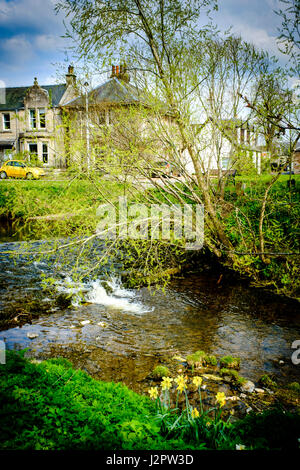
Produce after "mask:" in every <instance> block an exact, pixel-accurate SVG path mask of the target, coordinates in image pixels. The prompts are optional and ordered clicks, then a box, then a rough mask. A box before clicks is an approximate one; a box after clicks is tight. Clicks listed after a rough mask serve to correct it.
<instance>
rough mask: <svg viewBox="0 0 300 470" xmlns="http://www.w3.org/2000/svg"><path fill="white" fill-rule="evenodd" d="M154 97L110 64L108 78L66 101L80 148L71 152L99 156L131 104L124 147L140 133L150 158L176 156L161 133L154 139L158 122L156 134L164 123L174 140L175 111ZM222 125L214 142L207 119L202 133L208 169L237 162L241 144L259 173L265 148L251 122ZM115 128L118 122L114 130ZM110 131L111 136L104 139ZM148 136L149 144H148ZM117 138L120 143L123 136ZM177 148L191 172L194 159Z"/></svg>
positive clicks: (73, 135)
mask: <svg viewBox="0 0 300 470" xmlns="http://www.w3.org/2000/svg"><path fill="white" fill-rule="evenodd" d="M150 101H151V103H149V96H148V97H145V96H144V93H143V92H142V91H141V90H140V89H139V88H137V87H135V86H134V85H132V84H131V83H130V77H129V75H128V73H127V70H126V67H125V66H122V65H120V66H116V67H115V66H112V71H111V75H110V77H109V79H108V80H107V81H106V82H105V83H103V84H101V85H100V86H98V87H97V88H95V89H94V90H92V91H90V92H87V93H86V94H85V95H83V96H80V97H77V98H75V99H73V100H70V101H69V102H66V103H65V104H63V108H64V110H65V111H66V113H68V114H69V116H70V129H69V132H70V138H69V141H71V142H72V145H73V149H76V150H75V152H76V151H77V158H76V157H75V152H74V150H73V152H72V151H71V150H70V154H73V155H72V157H73V160H74V159H75V160H76V161H77V163H79V164H82V165H84V162H85V160H86V158H87V157H88V158H89V159H90V163H91V164H92V163H93V161H95V159H96V158H97V157H99V156H101V146H102V147H105V149H106V151H107V149H108V147H109V143H110V142H112V141H113V140H115V141H116V140H117V139H116V134H117V129H118V122H117V121H118V119H120V116H121V119H123V120H124V121H126V116H128V117H129V116H130V113H131V110H132V109H135V112H134V113H133V118H132V119H133V121H134V122H131V123H129V118H128V121H126V122H125V124H124V128H126V127H127V132H125V134H126V136H124V135H123V142H122V144H123V149H126V142H125V141H126V137H127V138H128V139H129V137H130V135H131V137H132V139H133V140H134V134H136V135H137V134H138V135H139V138H140V141H142V140H144V141H145V146H144V153H145V148H147V149H148V151H149V149H150V148H151V152H149V158H152V159H156V160H159V159H166V160H168V159H169V158H171V160H172V158H174V155H173V157H172V156H170V155H168V153H169V151H170V147H169V150H168V146H166V147H163V145H162V142H161V141H162V140H163V138H161V139H157V142H156V141H155V127H157V129H158V126H159V131H158V132H157V134H159V133H160V135H162V134H163V128H165V131H166V132H165V136H163V137H165V138H166V140H167V138H168V137H169V136H168V135H167V134H168V133H169V135H170V134H171V135H172V139H174V142H175V141H176V137H175V135H176V132H177V130H176V129H174V131H173V129H172V121H173V117H172V113H170V112H168V111H167V109H166V106H165V105H164V104H163V103H161V102H159V101H156V102H155V97H153V99H152V97H151V98H150ZM137 109H139V110H140V115H139V114H138V113H137V112H136V110H137ZM147 109H148V110H149V113H150V114H151V118H150V120H151V126H149V125H147V121H148V119H147V112H145V110H147ZM121 110H123V115H121ZM118 113H119V114H118ZM151 127H152V129H151ZM200 127H201V126H200ZM219 127H220V131H219V132H218V135H217V137H216V140H215V141H214V142H212V138H211V135H212V126H211V125H210V124H209V123H208V124H207V125H206V127H205V131H204V132H203V131H202V132H201V133H200V134H199V155H200V157H201V159H202V160H203V161H204V167H205V170H206V171H207V170H217V169H218V168H221V169H223V170H227V169H230V168H231V166H232V164H233V163H234V158H233V154H234V152H235V151H236V149H237V148H239V149H240V151H241V152H243V153H244V154H245V155H247V157H248V159H250V160H252V162H253V164H254V166H255V167H256V168H257V171H258V173H260V169H261V151H260V150H259V148H258V147H257V135H256V132H255V130H254V128H253V126H250V125H249V124H248V123H243V122H242V121H241V120H238V119H236V120H233V119H232V120H230V121H229V120H227V121H225V120H224V121H223V122H222V123H220V126H219ZM112 128H114V135H113V134H112ZM72 129H73V132H72ZM74 130H75V131H74ZM121 133H122V132H120V133H119V134H121ZM195 133H196V134H197V125H195ZM106 136H108V139H105V137H106ZM142 136H143V138H142ZM147 137H148V144H149V145H147ZM108 141H109V142H108ZM196 141H197V138H196ZM76 142H77V143H76ZM80 142H81V145H80ZM233 142H234V145H233ZM118 144H120V136H119V141H118ZM127 144H128V142H127ZM128 148H129V145H128ZM153 149H154V150H153ZM241 149H242V150H241ZM177 150H178V152H177V153H178V155H177V157H178V158H179V159H180V164H181V165H183V166H184V167H185V169H186V171H188V172H189V173H192V172H193V164H192V162H191V160H190V157H189V154H188V152H187V150H186V149H180V148H178V149H177ZM141 151H142V149H141ZM80 153H81V155H80ZM150 155H151V156H150ZM137 158H138V156H137ZM133 160H134V159H133ZM136 163H137V162H136Z"/></svg>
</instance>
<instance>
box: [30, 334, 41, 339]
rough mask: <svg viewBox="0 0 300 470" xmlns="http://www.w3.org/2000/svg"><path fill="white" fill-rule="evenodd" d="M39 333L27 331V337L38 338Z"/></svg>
mask: <svg viewBox="0 0 300 470" xmlns="http://www.w3.org/2000/svg"><path fill="white" fill-rule="evenodd" d="M38 336H39V335H38V334H37V333H27V338H29V339H34V338H37V337H38Z"/></svg>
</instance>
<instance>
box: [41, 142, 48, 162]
mask: <svg viewBox="0 0 300 470" xmlns="http://www.w3.org/2000/svg"><path fill="white" fill-rule="evenodd" d="M44 145H46V148H47V152H44ZM44 155H47V161H45V160H44ZM42 161H43V163H48V162H49V146H48V142H42Z"/></svg>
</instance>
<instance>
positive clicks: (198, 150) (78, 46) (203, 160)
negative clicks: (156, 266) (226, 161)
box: [56, 0, 271, 268]
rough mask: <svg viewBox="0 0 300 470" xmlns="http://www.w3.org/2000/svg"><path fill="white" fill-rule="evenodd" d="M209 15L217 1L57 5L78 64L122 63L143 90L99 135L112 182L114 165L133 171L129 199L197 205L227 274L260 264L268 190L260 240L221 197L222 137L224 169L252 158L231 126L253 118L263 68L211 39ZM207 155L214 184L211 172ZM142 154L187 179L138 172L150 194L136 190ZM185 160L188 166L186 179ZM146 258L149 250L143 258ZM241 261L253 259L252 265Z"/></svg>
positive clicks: (64, 1)
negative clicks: (166, 162)
mask: <svg viewBox="0 0 300 470" xmlns="http://www.w3.org/2000/svg"><path fill="white" fill-rule="evenodd" d="M216 8H217V3H216V1H215V0H192V1H189V0H154V1H152V0H151V1H150V0H107V1H104V0H103V1H101V0H90V1H86V0H60V1H59V2H58V3H57V6H56V9H57V10H62V11H64V12H65V13H66V15H67V17H68V19H69V27H68V29H67V32H66V35H67V36H69V37H70V38H72V39H73V40H74V49H75V53H76V54H77V56H78V57H79V58H80V59H84V61H85V63H87V64H88V63H90V64H93V65H94V67H96V68H97V69H98V71H99V70H105V69H107V67H108V66H111V64H114V63H120V60H121V62H126V64H127V68H128V70H129V71H130V75H131V84H134V85H135V86H136V87H137V88H138V89H140V90H142V94H141V96H142V97H143V99H142V100H141V101H142V103H141V105H140V106H136V107H135V108H134V107H133V108H131V112H130V114H129V113H127V114H126V111H125V113H124V112H123V111H124V110H121V111H120V112H119V116H118V119H117V124H116V125H115V132H114V133H107V134H106V135H105V134H104V135H103V136H102V143H103V150H104V151H105V152H106V154H107V155H108V159H107V162H108V165H110V166H112V164H113V163H114V164H116V168H117V170H116V171H115V172H114V174H113V177H115V178H118V176H119V174H120V173H121V172H122V165H123V163H122V164H121V165H120V166H119V171H118V161H122V162H124V161H127V162H130V165H131V166H135V169H136V168H138V172H135V174H134V175H133V179H132V185H131V186H130V185H128V191H132V192H133V191H134V190H136V189H139V190H140V191H138V192H135V194H133V198H135V200H137V199H138V198H139V197H141V198H142V200H143V201H148V202H150V203H151V202H152V203H153V202H154V203H156V202H157V203H159V202H163V203H165V202H166V203H168V204H171V205H172V204H174V205H176V204H182V203H183V202H185V201H189V202H190V203H191V204H201V203H203V204H204V208H205V243H206V245H207V246H208V247H209V249H210V250H211V251H212V252H213V253H214V254H215V255H217V256H218V257H222V256H223V257H224V258H225V259H226V260H227V261H228V262H229V264H230V265H231V266H232V265H234V264H236V265H240V266H241V265H242V264H243V262H244V260H243V255H246V256H245V262H244V265H245V266H246V268H247V265H250V264H251V263H252V262H253V258H255V259H256V260H257V259H258V258H259V256H261V258H260V261H262V262H264V260H265V258H264V253H263V252H264V219H265V211H266V202H267V196H268V193H269V189H268V193H266V194H265V195H264V196H263V198H260V195H258V199H259V198H260V200H259V201H258V206H259V205H260V206H261V209H260V215H259V214H258V218H259V223H260V227H259V237H257V235H255V231H254V229H253V227H252V223H253V220H250V219H249V218H247V214H241V211H240V210H239V211H238V210H236V208H235V207H234V206H233V204H230V203H228V201H225V199H224V182H225V180H224V171H223V169H222V161H221V157H222V154H221V146H222V140H224V139H227V140H229V142H230V144H231V145H232V149H233V153H232V155H233V158H232V161H231V162H232V166H231V168H230V169H233V168H235V167H236V166H238V165H237V164H238V163H241V161H242V162H243V161H244V157H245V155H246V154H247V152H248V151H249V148H247V142H243V143H241V142H240V141H238V140H237V139H236V136H235V124H234V123H233V125H232V126H231V124H230V123H231V122H233V120H232V118H233V119H237V118H238V115H239V113H242V121H243V122H245V123H248V121H249V119H250V118H251V108H250V107H249V108H247V107H245V104H246V105H247V104H248V103H247V99H246V96H247V94H248V91H249V90H250V88H251V85H252V84H253V82H254V81H255V80H256V78H257V77H258V76H260V73H261V70H262V69H263V67H264V64H265V63H267V60H266V56H265V55H264V54H262V53H259V52H257V51H256V50H255V48H254V47H253V46H251V45H247V44H245V43H244V42H243V41H242V40H241V39H239V38H233V37H231V36H227V38H226V39H225V40H224V39H222V40H218V36H217V31H216V29H215V28H214V27H213V26H212V25H211V24H210V23H209V12H210V11H212V10H213V9H216ZM206 23H208V24H206ZM120 58H121V59H120ZM138 116H139V117H138ZM224 116H225V117H227V119H224ZM129 117H131V122H130V119H128V118H129ZM166 117H167V119H166ZM137 119H141V120H143V122H144V123H145V125H144V130H145V128H146V129H147V131H146V132H140V131H137V130H136V122H137ZM166 121H168V124H166ZM213 152H214V153H215V155H216V157H214V158H215V160H216V161H217V169H218V175H217V178H216V179H217V183H218V184H217V185H216V184H215V179H213V178H210V174H209V168H210V165H209V162H210V159H211V158H212V154H213ZM149 156H151V157H153V161H154V162H155V161H157V160H158V159H159V158H164V159H165V158H166V157H168V158H169V157H170V161H172V162H174V164H175V166H176V167H177V168H178V169H179V173H181V174H182V175H183V176H184V178H182V179H181V180H179V179H176V177H175V178H173V179H172V180H169V179H163V178H160V180H159V181H157V182H154V181H153V180H151V178H150V176H151V174H150V175H148V176H147V174H146V173H145V174H144V176H145V178H148V179H149V184H151V185H152V188H153V186H154V189H155V191H151V190H149V186H147V185H146V186H145V184H144V182H143V184H142V185H141V186H139V184H140V181H139V179H138V178H136V176H137V175H138V173H143V169H144V168H145V166H144V165H143V164H144V163H145V162H146V163H147V162H149V161H150V162H151V158H150V159H149V158H148V157H149ZM133 157H134V158H133ZM185 160H186V161H188V162H189V164H191V166H192V168H191V169H190V170H189V171H188V170H187V166H186V165H185ZM123 166H124V165H123ZM154 166H155V165H154ZM150 173H151V172H150ZM122 176H123V175H121V179H122ZM162 176H163V175H162ZM225 176H226V171H225ZM150 180H151V181H150ZM162 181H163V182H162ZM270 188H271V186H270ZM110 202H111V201H110ZM228 215H229V216H230V217H231V222H230V224H231V225H230V224H229V225H228V224H227V228H226V224H225V223H224V218H226V217H227V216H228ZM256 222H257V221H255V223H256ZM231 230H232V231H236V230H239V231H240V234H239V235H240V239H241V243H240V244H239V243H237V244H236V243H235V242H234V237H232V236H231V235H232V234H231V233H230V231H231ZM150 243H152V242H151V240H150ZM166 245H167V244H166ZM151 246H152V245H151ZM183 247H184V244H183ZM241 247H243V250H241ZM237 248H238V250H237ZM150 251H151V250H150V249H149V246H148V252H147V246H146V255H145V256H144V259H146V260H147V259H148V253H150ZM243 251H244V252H243ZM248 254H250V255H252V254H253V255H254V257H253V258H251V259H249V257H248V258H247V255H248ZM131 258H132V257H131ZM158 259H159V257H158Z"/></svg>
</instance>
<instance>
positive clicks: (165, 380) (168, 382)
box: [161, 377, 173, 390]
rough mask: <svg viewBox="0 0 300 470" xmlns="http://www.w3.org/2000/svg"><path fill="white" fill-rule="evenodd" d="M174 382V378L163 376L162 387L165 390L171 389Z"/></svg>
mask: <svg viewBox="0 0 300 470" xmlns="http://www.w3.org/2000/svg"><path fill="white" fill-rule="evenodd" d="M172 382H173V379H171V377H163V378H162V383H161V388H162V389H163V390H169V389H170V388H171V387H172Z"/></svg>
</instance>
